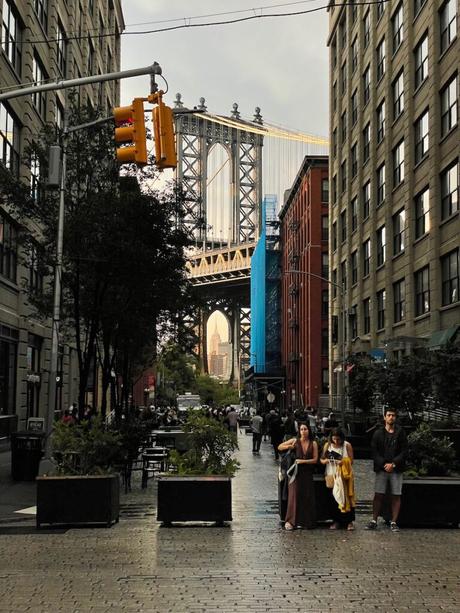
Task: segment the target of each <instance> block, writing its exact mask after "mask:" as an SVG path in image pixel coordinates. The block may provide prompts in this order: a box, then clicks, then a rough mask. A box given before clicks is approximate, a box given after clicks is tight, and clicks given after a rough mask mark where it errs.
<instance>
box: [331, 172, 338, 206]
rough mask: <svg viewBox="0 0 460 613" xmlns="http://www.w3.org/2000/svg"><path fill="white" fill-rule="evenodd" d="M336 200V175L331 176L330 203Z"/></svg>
mask: <svg viewBox="0 0 460 613" xmlns="http://www.w3.org/2000/svg"><path fill="white" fill-rule="evenodd" d="M336 202H337V176H335V175H334V176H333V177H332V204H335V203H336Z"/></svg>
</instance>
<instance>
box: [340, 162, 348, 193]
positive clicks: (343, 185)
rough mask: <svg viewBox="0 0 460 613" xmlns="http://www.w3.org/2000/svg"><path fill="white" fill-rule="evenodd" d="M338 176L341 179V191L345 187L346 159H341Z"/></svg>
mask: <svg viewBox="0 0 460 613" xmlns="http://www.w3.org/2000/svg"><path fill="white" fill-rule="evenodd" d="M340 176H341V179H342V193H343V192H344V191H345V190H346V189H347V160H343V162H342V164H341V166H340Z"/></svg>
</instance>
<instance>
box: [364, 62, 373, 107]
mask: <svg viewBox="0 0 460 613" xmlns="http://www.w3.org/2000/svg"><path fill="white" fill-rule="evenodd" d="M370 97H371V68H370V66H368V67H367V68H366V70H365V71H364V73H363V98H364V104H365V105H366V104H367V103H368V102H369V98H370Z"/></svg>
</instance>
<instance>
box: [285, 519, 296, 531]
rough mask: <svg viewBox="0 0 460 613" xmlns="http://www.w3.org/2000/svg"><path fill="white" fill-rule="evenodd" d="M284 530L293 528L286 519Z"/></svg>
mask: <svg viewBox="0 0 460 613" xmlns="http://www.w3.org/2000/svg"><path fill="white" fill-rule="evenodd" d="M284 529H285V530H294V526H293V525H292V524H290V523H289V522H288V521H287V522H286V523H285V524H284Z"/></svg>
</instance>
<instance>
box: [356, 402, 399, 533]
mask: <svg viewBox="0 0 460 613" xmlns="http://www.w3.org/2000/svg"><path fill="white" fill-rule="evenodd" d="M383 419H384V425H383V427H381V428H379V429H378V430H376V431H375V432H374V436H373V437H372V442H371V447H372V457H373V460H374V471H375V488H374V492H375V493H374V502H373V505H372V511H373V513H372V515H373V516H372V520H371V521H370V522H369V524H368V525H367V526H366V529H367V530H376V529H377V520H378V517H379V515H380V511H381V509H382V504H383V500H384V498H385V494H386V491H387V487H389V489H390V493H391V523H390V528H391V531H392V532H399V527H398V524H397V522H398V516H399V511H400V508H401V492H402V483H403V472H404V469H405V461H406V456H407V437H406V433H405V432H404V429H403V428H401V427H400V426H398V425H397V424H396V409H394V408H387V409H385V414H384V418H383Z"/></svg>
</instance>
